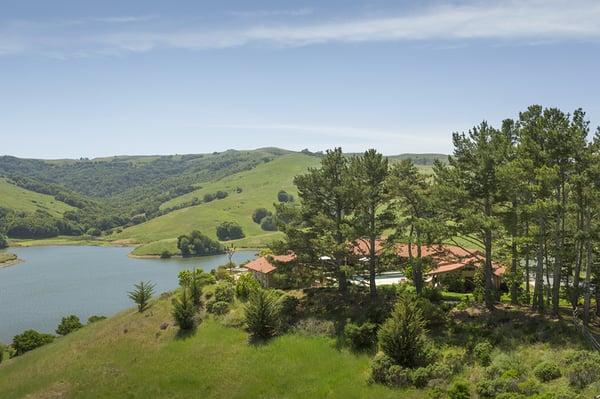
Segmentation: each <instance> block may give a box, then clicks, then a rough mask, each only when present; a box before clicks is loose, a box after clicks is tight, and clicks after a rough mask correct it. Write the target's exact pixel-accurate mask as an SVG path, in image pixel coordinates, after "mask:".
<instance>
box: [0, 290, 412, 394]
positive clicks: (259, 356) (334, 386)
mask: <svg viewBox="0 0 600 399" xmlns="http://www.w3.org/2000/svg"><path fill="white" fill-rule="evenodd" d="M170 312H171V302H170V299H163V300H159V301H158V303H156V304H155V305H154V306H153V307H152V308H151V309H150V310H149V311H147V312H146V313H144V314H140V313H137V312H136V311H134V310H131V309H130V310H127V311H124V312H122V313H120V314H119V315H117V316H115V317H112V318H110V319H107V320H104V321H99V322H96V323H94V324H92V325H89V326H86V327H84V328H83V329H81V330H79V331H76V332H74V333H72V334H69V335H68V336H66V337H64V338H59V339H58V340H56V341H55V342H54V343H52V344H49V345H47V346H45V347H42V348H39V349H36V350H34V351H32V352H29V353H26V354H25V355H23V356H20V357H17V358H14V359H11V360H9V361H6V362H4V363H2V364H0V397H1V398H2V399H17V398H25V397H27V398H32V399H33V398H37V399H41V398H56V399H58V398H65V399H66V398H119V399H120V398H124V397H126V398H144V399H146V398H283V397H285V398H323V397H339V398H365V397H377V398H392V397H397V395H398V392H395V391H393V390H391V389H387V388H385V387H383V386H377V385H368V384H367V382H366V379H367V375H368V370H369V362H370V358H369V356H368V355H366V354H363V355H354V354H352V353H350V352H348V351H347V350H339V349H338V348H336V342H335V340H334V339H332V338H325V337H314V338H311V337H305V336H300V335H286V336H282V337H280V338H277V339H275V340H273V341H272V342H270V343H269V344H268V345H258V346H253V345H249V344H248V335H247V334H246V333H245V332H244V331H242V330H239V329H234V328H227V327H223V326H222V325H220V324H219V323H218V322H216V321H215V320H212V319H208V320H205V321H204V322H203V323H202V324H201V325H200V326H199V328H198V330H197V331H196V333H195V334H193V335H190V336H187V337H180V336H178V335H177V330H178V329H177V327H174V326H173V321H172V317H171V314H170ZM163 322H168V323H169V324H170V326H169V327H168V328H167V329H166V330H161V329H160V325H161V323H163ZM411 397H414V398H421V397H423V396H422V395H420V394H419V393H418V392H417V393H416V396H411Z"/></svg>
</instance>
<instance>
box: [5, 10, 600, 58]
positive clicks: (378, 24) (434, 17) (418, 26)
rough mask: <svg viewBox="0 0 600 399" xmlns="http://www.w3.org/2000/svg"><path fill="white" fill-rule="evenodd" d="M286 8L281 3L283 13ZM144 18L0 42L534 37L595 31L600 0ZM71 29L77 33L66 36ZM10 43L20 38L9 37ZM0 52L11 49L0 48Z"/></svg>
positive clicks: (28, 47)
mask: <svg viewBox="0 0 600 399" xmlns="http://www.w3.org/2000/svg"><path fill="white" fill-rule="evenodd" d="M285 12H286V11H260V10H259V11H247V12H246V13H247V15H251V14H252V13H254V14H255V15H256V16H262V17H265V18H268V17H272V16H275V15H283V14H282V13H285ZM293 12H294V11H287V13H288V14H287V15H292V14H290V13H293ZM295 12H296V13H299V12H301V10H300V11H299V10H296V11H295ZM242 13H244V12H242ZM277 13H280V14H277ZM144 18H146V19H144ZM148 18H149V17H113V18H110V19H106V18H104V19H103V20H105V21H106V22H109V20H110V21H112V22H113V23H117V25H113V26H112V27H111V28H106V29H105V30H103V31H102V30H101V31H100V32H98V31H97V30H98V29H95V30H93V33H90V32H87V31H85V29H83V28H81V32H78V31H75V32H74V31H73V30H69V31H68V32H67V34H65V32H61V31H60V30H59V29H56V31H52V30H48V29H46V30H45V31H44V35H40V34H39V32H36V31H35V30H33V33H31V32H27V30H26V29H25V32H23V30H24V29H16V30H15V31H10V30H9V31H8V32H3V31H2V30H1V29H0V35H1V36H0V37H1V38H2V39H4V40H3V43H4V47H5V48H9V49H13V52H14V53H17V52H24V51H37V52H39V53H63V54H65V55H69V54H91V55H93V54H98V55H106V54H119V53H126V52H147V51H151V50H154V49H161V48H176V49H188V50H203V49H219V48H229V47H237V46H245V45H254V44H258V45H276V46H281V47H294V46H307V45H314V44H319V43H362V42H382V41H398V42H402V41H404V42H407V41H436V42H443V43H445V44H446V45H448V44H450V45H452V44H453V43H454V44H455V43H460V42H464V41H468V40H480V39H488V40H496V41H504V42H511V41H512V42H515V41H518V42H522V41H527V42H528V43H531V44H535V43H548V42H553V41H556V40H598V39H600V23H598V21H600V2H599V1H596V0H580V1H567V0H521V1H516V0H505V1H495V2H491V1H484V2H469V3H463V4H460V5H445V6H434V7H426V8H420V9H418V10H413V11H411V12H410V13H404V14H396V15H392V16H387V17H381V16H378V17H373V16H355V17H353V18H348V19H346V20H333V21H331V20H330V21H321V22H312V23H303V24H300V23H298V21H295V22H290V21H288V22H287V23H277V24H276V23H263V24H260V25H256V24H254V25H253V24H249V25H247V26H245V27H240V28H231V29H218V28H215V27H209V26H204V27H198V26H197V24H194V26H191V25H190V24H189V21H188V22H187V23H186V21H178V23H177V25H176V27H173V25H172V24H171V25H169V26H164V24H161V21H160V20H159V19H157V20H153V21H152V23H150V24H141V25H136V24H125V23H126V22H136V21H138V20H144V21H148V20H149V19H148ZM303 21H304V19H303ZM119 23H123V25H124V28H123V29H120V28H119V26H121V25H119ZM115 26H116V27H115ZM221 26H223V25H221ZM35 33H38V34H37V35H36V34H35ZM73 36H76V38H77V40H73V38H72V37H73ZM14 43H18V44H19V45H18V46H16V45H15V46H11V45H10V44H14ZM23 43H25V45H24V44H23ZM24 49H25V50H24ZM4 53H5V54H7V53H10V51H6V50H5V51H4Z"/></svg>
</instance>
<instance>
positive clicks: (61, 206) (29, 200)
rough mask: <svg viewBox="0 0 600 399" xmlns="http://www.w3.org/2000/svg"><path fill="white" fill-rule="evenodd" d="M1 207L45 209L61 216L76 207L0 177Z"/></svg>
mask: <svg viewBox="0 0 600 399" xmlns="http://www.w3.org/2000/svg"><path fill="white" fill-rule="evenodd" d="M0 207H2V208H7V209H12V210H15V211H19V212H31V213H33V212H36V211H44V212H47V213H49V214H50V215H52V216H61V215H62V214H63V213H65V212H66V211H71V210H73V209H74V208H73V207H72V206H70V205H67V204H65V203H64V202H61V201H58V200H56V199H55V198H54V197H53V196H51V195H47V194H40V193H36V192H34V191H30V190H26V189H24V188H21V187H19V186H17V185H15V184H12V183H11V182H10V181H9V180H8V179H6V178H2V177H0Z"/></svg>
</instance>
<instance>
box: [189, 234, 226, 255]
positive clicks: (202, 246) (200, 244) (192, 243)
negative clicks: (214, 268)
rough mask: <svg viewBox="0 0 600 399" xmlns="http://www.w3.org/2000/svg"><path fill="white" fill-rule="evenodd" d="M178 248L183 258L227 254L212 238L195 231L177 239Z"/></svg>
mask: <svg viewBox="0 0 600 399" xmlns="http://www.w3.org/2000/svg"><path fill="white" fill-rule="evenodd" d="M177 248H178V249H179V250H180V251H181V254H182V255H183V256H189V255H196V256H207V255H218V254H222V253H224V252H225V249H224V248H223V246H222V245H221V244H220V243H219V242H218V241H215V240H212V239H211V238H210V237H208V236H206V235H204V234H202V233H201V232H199V231H197V230H194V231H192V232H191V233H190V234H189V235H181V236H179V237H177Z"/></svg>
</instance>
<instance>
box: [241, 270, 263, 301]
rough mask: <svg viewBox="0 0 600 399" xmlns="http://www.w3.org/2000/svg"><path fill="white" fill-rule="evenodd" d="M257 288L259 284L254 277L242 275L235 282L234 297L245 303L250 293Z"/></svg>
mask: <svg viewBox="0 0 600 399" xmlns="http://www.w3.org/2000/svg"><path fill="white" fill-rule="evenodd" d="M259 288H260V283H259V282H258V281H256V279H255V278H254V276H253V275H252V274H251V273H244V274H242V275H241V276H240V277H239V278H238V279H237V281H236V282H235V295H236V296H237V298H238V299H240V300H242V301H245V300H247V299H248V297H249V296H250V292H252V291H253V290H257V289H259Z"/></svg>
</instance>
